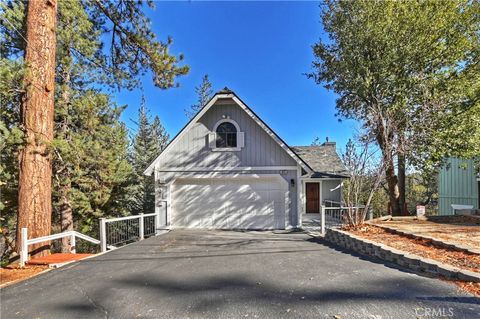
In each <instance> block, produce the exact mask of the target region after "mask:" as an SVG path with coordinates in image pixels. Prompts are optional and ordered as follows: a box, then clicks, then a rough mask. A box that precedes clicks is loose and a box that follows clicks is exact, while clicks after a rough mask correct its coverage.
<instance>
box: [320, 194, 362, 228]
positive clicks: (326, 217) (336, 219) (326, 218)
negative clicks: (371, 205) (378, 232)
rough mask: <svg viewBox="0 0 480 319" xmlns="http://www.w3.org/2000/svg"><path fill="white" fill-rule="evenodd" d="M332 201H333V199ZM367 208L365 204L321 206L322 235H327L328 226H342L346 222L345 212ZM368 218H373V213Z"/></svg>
mask: <svg viewBox="0 0 480 319" xmlns="http://www.w3.org/2000/svg"><path fill="white" fill-rule="evenodd" d="M331 202H332V201H331ZM333 203H336V202H333ZM357 208H360V209H365V206H353V207H347V206H325V205H322V206H321V212H320V213H321V221H320V227H321V232H322V235H325V228H326V227H334V226H341V225H343V224H344V223H345V222H346V217H345V213H346V212H347V211H348V210H349V209H357ZM367 218H368V219H371V214H370V213H369V214H368V216H367Z"/></svg>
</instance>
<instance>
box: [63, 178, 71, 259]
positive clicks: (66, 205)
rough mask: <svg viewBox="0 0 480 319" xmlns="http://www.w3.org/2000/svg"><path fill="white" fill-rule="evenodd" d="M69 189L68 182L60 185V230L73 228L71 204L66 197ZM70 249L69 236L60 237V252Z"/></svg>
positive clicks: (66, 251) (68, 251)
mask: <svg viewBox="0 0 480 319" xmlns="http://www.w3.org/2000/svg"><path fill="white" fill-rule="evenodd" d="M70 189H71V185H70V182H68V183H67V184H64V185H62V186H61V187H60V200H61V204H60V219H61V230H62V232H64V231H70V230H73V211H72V205H71V203H70V201H69V199H68V196H69V195H70ZM71 249H72V246H71V244H70V237H64V238H62V253H70V252H71Z"/></svg>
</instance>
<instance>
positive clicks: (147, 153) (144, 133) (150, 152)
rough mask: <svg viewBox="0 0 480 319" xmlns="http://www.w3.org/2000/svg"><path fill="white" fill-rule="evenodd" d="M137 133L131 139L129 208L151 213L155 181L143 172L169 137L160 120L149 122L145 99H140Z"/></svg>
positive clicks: (153, 209)
mask: <svg viewBox="0 0 480 319" xmlns="http://www.w3.org/2000/svg"><path fill="white" fill-rule="evenodd" d="M136 124H137V127H138V129H137V133H136V134H135V136H134V138H133V146H132V151H131V157H130V158H131V159H130V160H131V164H132V166H133V169H134V176H135V177H134V180H135V183H134V185H135V191H134V192H133V194H134V195H133V196H132V202H131V207H132V211H134V212H142V213H153V212H154V211H155V181H154V179H153V176H145V175H144V174H143V172H144V171H145V169H146V168H147V167H148V165H150V163H151V162H152V161H153V160H154V159H155V157H157V156H158V154H160V152H161V151H162V150H163V148H165V146H166V145H167V143H168V140H169V135H168V133H167V132H166V130H165V128H164V127H163V125H162V123H161V121H160V118H159V117H158V116H156V117H155V118H154V120H153V122H152V121H151V120H150V117H149V115H148V110H147V107H146V105H145V99H144V98H143V99H142V103H141V105H140V108H139V111H138V121H137V122H136Z"/></svg>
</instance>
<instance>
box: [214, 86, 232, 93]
mask: <svg viewBox="0 0 480 319" xmlns="http://www.w3.org/2000/svg"><path fill="white" fill-rule="evenodd" d="M231 93H233V91H232V90H230V89H229V88H228V87H224V88H223V89H222V90H220V91H218V92H217V94H231Z"/></svg>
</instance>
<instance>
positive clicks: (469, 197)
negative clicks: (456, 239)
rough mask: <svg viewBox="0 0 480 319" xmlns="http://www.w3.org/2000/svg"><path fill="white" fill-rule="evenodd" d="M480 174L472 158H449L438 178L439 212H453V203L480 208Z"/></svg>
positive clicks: (440, 213)
mask: <svg viewBox="0 0 480 319" xmlns="http://www.w3.org/2000/svg"><path fill="white" fill-rule="evenodd" d="M479 201H480V176H478V175H476V174H475V162H474V160H472V159H460V158H448V159H447V160H446V162H445V164H444V165H443V166H442V169H441V170H440V173H439V178H438V214H439V215H451V214H453V208H452V204H453V205H465V206H471V207H473V209H479V208H480V202H479Z"/></svg>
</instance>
